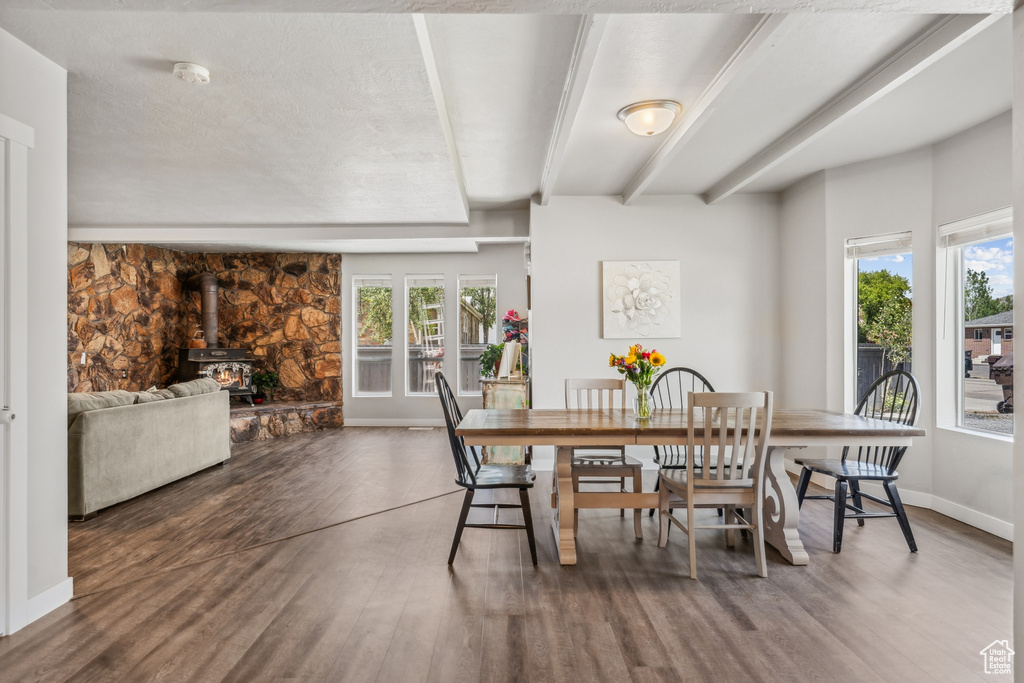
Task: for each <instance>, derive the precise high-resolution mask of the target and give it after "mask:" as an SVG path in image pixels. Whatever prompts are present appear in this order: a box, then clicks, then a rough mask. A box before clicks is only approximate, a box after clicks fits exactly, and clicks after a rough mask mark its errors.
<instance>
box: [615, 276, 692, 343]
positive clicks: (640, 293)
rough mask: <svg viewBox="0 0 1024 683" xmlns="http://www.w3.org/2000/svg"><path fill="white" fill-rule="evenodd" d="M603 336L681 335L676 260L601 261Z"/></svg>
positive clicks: (627, 337)
mask: <svg viewBox="0 0 1024 683" xmlns="http://www.w3.org/2000/svg"><path fill="white" fill-rule="evenodd" d="M601 265H602V270H603V277H602V287H603V289H602V291H603V297H602V304H603V309H604V335H603V336H604V338H605V339H664V338H675V337H679V336H680V335H681V334H682V330H683V327H682V321H681V320H680V299H679V261H602V263H601Z"/></svg>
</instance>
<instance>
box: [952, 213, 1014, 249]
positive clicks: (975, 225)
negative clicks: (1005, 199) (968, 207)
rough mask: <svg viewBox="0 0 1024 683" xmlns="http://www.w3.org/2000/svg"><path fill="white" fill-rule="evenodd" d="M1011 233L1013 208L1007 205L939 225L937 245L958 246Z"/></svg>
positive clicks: (1006, 235) (985, 240)
mask: <svg viewBox="0 0 1024 683" xmlns="http://www.w3.org/2000/svg"><path fill="white" fill-rule="evenodd" d="M1012 233H1013V209H1012V208H1010V207H1007V208H1005V209H999V210H997V211H989V212H988V213H983V214H980V215H978V216H972V217H971V218H965V219H963V220H961V221H956V222H955V223H946V224H945V225H940V226H939V246H943V247H960V246H964V245H966V244H974V243H976V242H987V241H989V240H994V239H998V238H1000V237H1008V236H1009V235H1011V234H1012Z"/></svg>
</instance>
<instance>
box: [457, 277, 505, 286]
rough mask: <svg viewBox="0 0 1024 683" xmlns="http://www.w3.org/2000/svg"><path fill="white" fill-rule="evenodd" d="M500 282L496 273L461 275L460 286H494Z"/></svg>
mask: <svg viewBox="0 0 1024 683" xmlns="http://www.w3.org/2000/svg"><path fill="white" fill-rule="evenodd" d="M497 283H498V278H497V276H495V275H460V276H459V288H460V289H464V288H466V287H494V286H496V285H497Z"/></svg>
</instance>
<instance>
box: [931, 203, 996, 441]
mask: <svg viewBox="0 0 1024 683" xmlns="http://www.w3.org/2000/svg"><path fill="white" fill-rule="evenodd" d="M939 237H940V245H941V246H943V247H944V248H945V250H946V268H947V274H946V280H947V291H948V292H950V293H954V296H953V297H951V298H952V299H953V300H952V301H950V302H947V304H946V315H948V316H950V318H951V319H952V320H953V321H954V323H953V324H951V325H949V326H948V327H946V328H945V329H947V330H948V331H949V332H950V333H951V334H952V335H953V336H954V338H955V342H954V343H953V344H948V345H946V346H945V347H944V349H945V350H944V352H945V353H946V354H948V355H949V356H952V357H953V358H954V359H955V361H954V368H955V370H954V372H955V376H956V378H957V382H956V384H955V385H954V386H955V387H956V389H957V391H954V392H950V393H953V394H954V396H952V397H951V398H952V399H954V400H955V402H956V425H957V426H959V427H963V428H965V429H971V430H974V431H981V432H989V433H994V434H1006V435H1010V434H1013V414H1012V413H1013V366H1012V365H1007V364H1006V363H1000V362H999V361H1000V360H1001V359H1002V358H1003V357H1004V356H1005V355H1006V354H1008V353H1010V352H1011V351H1012V350H1013V327H1012V324H1013V236H1012V214H1011V213H1010V210H1009V209H1004V210H1001V211H996V212H991V213H989V214H985V215H982V216H978V217H975V218H972V219H967V220H964V221H958V222H957V223H953V224H950V225H945V226H940V228H939ZM1007 360H1009V359H1007ZM939 399H940V401H941V400H942V398H941V396H940V397H939Z"/></svg>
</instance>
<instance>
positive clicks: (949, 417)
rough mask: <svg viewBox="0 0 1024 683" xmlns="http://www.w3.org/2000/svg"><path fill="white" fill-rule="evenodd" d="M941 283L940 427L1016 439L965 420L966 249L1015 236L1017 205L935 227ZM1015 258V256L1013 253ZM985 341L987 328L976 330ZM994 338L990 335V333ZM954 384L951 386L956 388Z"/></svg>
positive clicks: (937, 419) (938, 347) (938, 346)
mask: <svg viewBox="0 0 1024 683" xmlns="http://www.w3.org/2000/svg"><path fill="white" fill-rule="evenodd" d="M936 233H937V242H936V254H937V258H936V282H937V284H938V285H939V289H938V291H939V292H942V294H940V296H939V299H938V301H937V310H938V313H939V315H938V316H937V319H936V328H937V343H936V354H935V364H936V387H935V392H936V393H935V405H936V413H935V422H936V427H938V428H942V429H953V430H956V431H962V432H964V433H968V434H972V435H974V436H978V437H982V438H988V439H995V440H1000V441H1012V440H1013V434H1012V433H1011V434H1007V433H1005V432H998V431H991V430H984V429H980V428H978V427H972V426H968V425H966V424H965V419H964V417H965V408H966V399H965V396H964V390H965V385H964V381H965V377H964V375H965V373H964V370H963V363H964V352H965V350H966V348H965V343H966V336H967V335H966V329H965V327H964V323H965V322H966V321H965V320H964V287H965V285H966V279H967V267H966V263H965V260H966V259H965V250H966V249H967V248H968V247H970V246H972V245H975V244H981V243H985V242H991V241H995V240H999V239H1004V238H1007V237H1012V236H1013V208H1012V207H1005V208H1002V209H997V210H995V211H989V212H985V213H982V214H978V215H976V216H971V217H969V218H965V219H963V220H959V221H953V222H951V223H945V224H942V225H939V226H938V227H937V230H936ZM1014 258H1016V256H1014ZM979 332H980V333H981V334H982V337H981V339H985V328H977V329H976V330H975V338H976V339H977V334H978V333H979ZM989 337H991V334H990V335H989ZM951 385H952V386H951Z"/></svg>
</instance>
